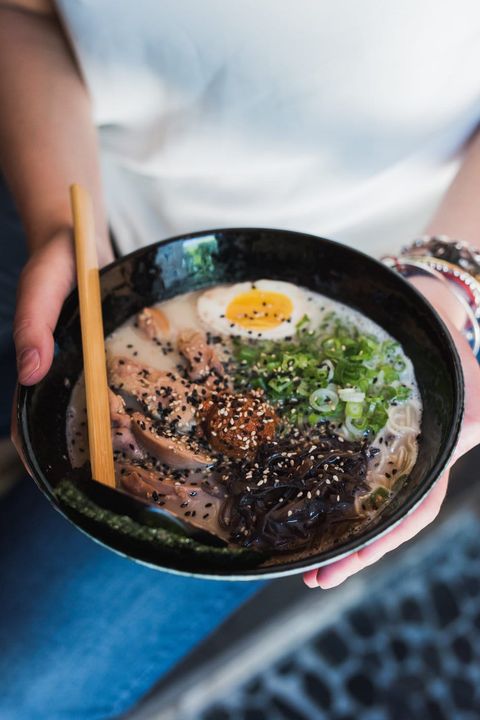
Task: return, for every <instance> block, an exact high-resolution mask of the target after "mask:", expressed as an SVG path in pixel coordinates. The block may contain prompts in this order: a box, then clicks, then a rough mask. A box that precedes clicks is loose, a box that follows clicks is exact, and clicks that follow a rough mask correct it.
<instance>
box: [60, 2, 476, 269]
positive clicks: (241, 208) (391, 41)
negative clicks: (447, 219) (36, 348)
mask: <svg viewBox="0 0 480 720" xmlns="http://www.w3.org/2000/svg"><path fill="white" fill-rule="evenodd" d="M58 5H59V8H60V11H61V12H62V14H63V16H64V20H65V24H66V27H67V30H68V31H69V32H70V35H71V38H72V42H73V45H74V48H75V50H76V53H77V55H78V60H79V63H80V67H81V69H82V71H83V73H84V76H85V79H86V82H87V84H88V87H89V89H90V91H91V95H92V99H93V107H94V118H95V122H96V123H97V125H98V127H99V129H100V139H101V151H102V163H103V171H104V185H105V192H106V197H107V205H108V210H109V214H110V221H111V224H112V228H113V231H114V234H115V236H116V238H117V242H118V244H119V247H120V249H121V250H122V251H123V252H127V251H129V250H132V249H134V248H136V247H139V246H141V245H145V244H148V243H150V242H154V241H156V240H159V239H161V238H162V237H167V236H169V235H174V234H178V233H183V232H188V231H195V230H202V229H207V228H214V227H215V228H218V227H228V226H230V227H232V226H257V227H281V228H289V229H295V230H301V231H306V232H312V233H315V234H318V235H323V236H325V237H330V238H332V239H337V240H340V241H342V242H346V243H348V244H352V245H355V246H357V247H359V248H360V249H363V250H364V251H367V252H371V253H373V254H375V255H378V254H380V253H382V252H388V251H392V250H395V248H396V247H398V246H399V245H400V244H402V243H403V242H405V241H408V240H409V239H410V238H411V237H412V236H413V235H415V234H417V233H418V232H420V231H421V230H422V227H423V225H424V224H425V222H426V221H427V220H428V217H429V215H430V214H431V212H432V211H433V209H434V207H435V205H436V204H437V203H438V201H439V199H440V197H441V195H442V193H443V192H444V191H445V189H446V187H447V186H448V184H449V182H450V181H451V179H452V177H453V175H454V173H455V171H456V169H457V167H458V163H459V154H460V151H461V147H462V144H463V143H464V142H465V140H466V139H467V138H468V136H469V135H470V134H471V133H472V131H473V130H474V129H475V127H476V125H477V123H478V121H479V119H480V3H479V2H478V0H420V1H419V0H403V1H402V2H401V3H399V2H395V3H394V2H385V0H362V2H357V1H356V0H329V1H328V2H327V1H326V0H241V2H238V1H236V2H233V0H230V1H229V0H161V1H159V0H60V2H59V3H58Z"/></svg>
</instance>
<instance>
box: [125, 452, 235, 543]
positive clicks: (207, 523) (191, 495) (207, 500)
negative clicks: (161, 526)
mask: <svg viewBox="0 0 480 720" xmlns="http://www.w3.org/2000/svg"><path fill="white" fill-rule="evenodd" d="M115 472H116V477H117V485H118V486H119V487H120V488H122V489H124V490H126V491H127V492H130V493H132V494H134V495H136V496H137V497H140V498H142V499H144V500H146V501H148V502H154V503H156V504H157V505H159V506H161V507H163V508H164V509H165V510H168V511H169V512H171V513H172V515H175V516H176V517H178V518H180V519H181V520H184V521H185V522H188V523H190V524H191V525H193V526H194V527H198V528H200V529H201V530H205V531H206V532H209V533H211V534H212V535H216V536H217V537H219V538H221V539H222V540H225V541H227V540H228V537H229V532H228V531H227V530H226V529H225V527H223V526H222V525H220V522H219V516H220V512H221V510H222V506H223V503H224V491H223V489H222V488H221V486H219V485H215V486H213V485H210V484H209V482H208V481H203V482H201V483H198V484H193V483H186V484H184V485H182V484H180V483H179V482H176V481H174V480H173V479H172V478H170V477H163V478H162V477H159V474H158V471H157V470H148V469H146V468H143V467H140V466H138V465H133V464H132V463H116V466H115ZM223 512H225V511H223Z"/></svg>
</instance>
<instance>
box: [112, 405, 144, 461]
mask: <svg viewBox="0 0 480 720" xmlns="http://www.w3.org/2000/svg"><path fill="white" fill-rule="evenodd" d="M127 417H128V416H127ZM129 419H130V418H129ZM112 446H113V452H114V453H115V454H116V456H117V457H118V456H121V457H123V458H130V459H131V460H144V459H145V458H146V457H147V453H146V452H145V450H144V449H143V448H142V447H140V445H139V444H138V442H137V439H136V437H135V436H134V435H133V433H132V431H131V429H130V428H128V427H125V426H124V427H112Z"/></svg>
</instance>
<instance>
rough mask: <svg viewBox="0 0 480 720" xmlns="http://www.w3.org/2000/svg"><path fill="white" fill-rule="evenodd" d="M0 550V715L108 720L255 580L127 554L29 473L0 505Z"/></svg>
mask: <svg viewBox="0 0 480 720" xmlns="http://www.w3.org/2000/svg"><path fill="white" fill-rule="evenodd" d="M0 548H1V564H0V718H1V720H77V719H78V720H80V719H81V720H104V719H106V718H115V717H117V716H118V715H119V714H121V713H122V712H125V711H126V710H128V709H129V708H131V707H132V706H133V705H134V704H135V702H136V701H137V700H138V699H140V698H141V697H142V695H144V694H145V693H146V692H147V691H148V690H149V689H150V688H151V687H152V686H153V685H154V683H155V682H156V681H157V680H158V679H159V678H160V677H161V676H162V674H163V673H165V672H166V671H167V670H168V669H170V668H171V667H172V666H173V665H174V664H175V662H176V661H178V660H179V659H180V658H182V657H183V656H184V655H185V654H186V653H187V652H188V651H189V650H190V649H191V648H193V646H194V645H195V644H197V643H198V642H199V641H200V640H201V639H202V638H204V637H205V636H206V635H207V634H208V633H209V632H211V631H212V630H213V629H214V628H215V627H216V626H218V625H219V624H220V623H221V622H222V621H223V620H224V619H225V618H226V617H227V616H228V615H229V614H230V613H231V612H232V611H233V610H234V609H235V608H237V607H238V606H239V605H240V604H241V603H242V602H243V601H244V600H246V599H247V598H248V597H250V596H251V595H252V594H253V593H254V592H255V591H256V590H257V589H259V587H260V586H261V584H262V583H258V582H255V583H253V582H247V583H231V582H227V581H222V582H215V581H207V580H199V579H194V578H185V577H180V576H176V575H170V574H167V573H161V572H157V571H155V570H151V569H149V568H145V567H142V566H140V565H137V564H135V563H133V562H131V561H129V560H125V559H124V558H121V557H119V556H117V555H115V554H114V553H112V552H110V551H108V550H106V549H104V548H102V547H100V546H98V545H96V544H95V543H94V542H92V541H91V540H90V539H89V538H87V537H85V536H84V535H83V534H82V533H80V532H79V531H78V530H77V529H76V528H74V527H73V526H72V525H70V523H68V522H67V521H66V520H65V519H64V518H63V517H61V516H60V515H59V514H58V513H56V512H55V511H54V510H53V509H52V508H51V507H50V505H49V503H48V501H47V500H46V499H45V498H44V497H43V496H42V495H41V494H40V492H39V491H38V490H37V488H36V487H35V486H34V485H33V482H32V481H30V480H25V481H24V482H23V483H22V484H21V485H20V486H19V487H17V488H16V489H15V491H14V492H13V493H11V494H10V495H9V496H8V497H7V498H5V499H4V500H3V501H1V502H0Z"/></svg>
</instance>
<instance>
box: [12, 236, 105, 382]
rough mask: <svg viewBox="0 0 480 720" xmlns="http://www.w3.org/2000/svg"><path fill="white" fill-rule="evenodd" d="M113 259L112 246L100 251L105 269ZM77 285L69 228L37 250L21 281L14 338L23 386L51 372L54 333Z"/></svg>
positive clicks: (100, 258)
mask: <svg viewBox="0 0 480 720" xmlns="http://www.w3.org/2000/svg"><path fill="white" fill-rule="evenodd" d="M112 259H113V252H112V249H111V247H110V245H109V246H108V247H106V248H102V249H101V250H99V262H100V264H101V265H105V264H106V263H108V262H110V261H111V260H112ZM74 284H75V256H74V248H73V237H72V231H71V229H70V228H65V229H62V230H60V231H59V232H57V233H56V234H55V235H54V236H53V237H52V238H51V239H50V240H48V241H47V242H46V243H44V244H43V245H42V246H41V247H40V248H39V249H37V250H35V252H34V253H33V254H32V255H31V257H30V259H29V261H28V262H27V264H26V265H25V267H24V269H23V272H22V274H21V277H20V282H19V285H18V291H17V308H16V312H15V321H14V329H13V337H14V341H15V349H16V355H17V369H18V381H19V383H21V384H22V385H34V384H35V383H37V382H39V381H40V380H41V379H42V378H43V377H44V376H45V375H46V374H47V372H48V370H49V369H50V365H51V364H52V359H53V331H54V329H55V326H56V324H57V320H58V316H59V314H60V310H61V308H62V305H63V302H64V300H65V298H66V297H67V295H68V294H69V292H70V291H71V289H72V288H73V286H74Z"/></svg>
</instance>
